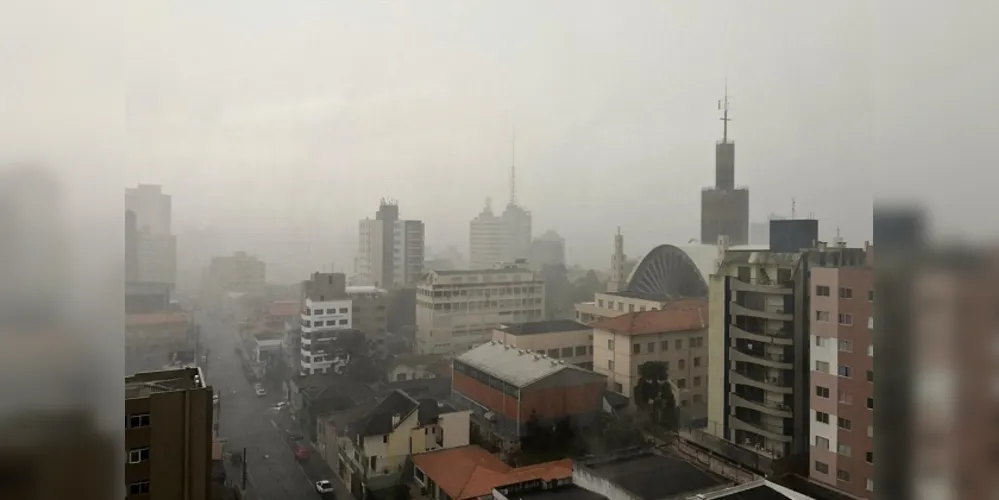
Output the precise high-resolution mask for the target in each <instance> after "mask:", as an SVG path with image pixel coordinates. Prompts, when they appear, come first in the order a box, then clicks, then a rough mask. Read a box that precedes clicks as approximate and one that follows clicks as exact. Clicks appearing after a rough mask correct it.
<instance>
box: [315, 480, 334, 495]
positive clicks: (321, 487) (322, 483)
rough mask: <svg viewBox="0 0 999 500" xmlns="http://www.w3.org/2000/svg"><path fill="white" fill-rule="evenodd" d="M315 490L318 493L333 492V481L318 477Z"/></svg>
mask: <svg viewBox="0 0 999 500" xmlns="http://www.w3.org/2000/svg"><path fill="white" fill-rule="evenodd" d="M316 491H317V492H319V494H320V495H324V494H327V493H333V483H331V482H330V480H329V479H320V480H319V481H316Z"/></svg>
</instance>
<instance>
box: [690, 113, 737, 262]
mask: <svg viewBox="0 0 999 500" xmlns="http://www.w3.org/2000/svg"><path fill="white" fill-rule="evenodd" d="M718 107H719V108H721V109H723V112H724V114H723V115H722V123H724V132H723V134H722V140H721V141H718V143H716V144H715V185H714V186H713V187H709V188H704V189H702V190H701V243H703V244H705V245H717V244H718V238H719V237H720V236H726V237H728V242H729V244H731V245H745V244H747V243H749V189H748V188H736V187H735V143H734V142H732V141H730V140H729V139H728V122H729V117H728V95H727V94H726V96H725V100H724V101H719V103H718Z"/></svg>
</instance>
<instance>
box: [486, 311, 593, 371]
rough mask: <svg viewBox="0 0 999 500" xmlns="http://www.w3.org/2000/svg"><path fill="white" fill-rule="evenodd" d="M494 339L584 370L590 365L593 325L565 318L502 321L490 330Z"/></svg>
mask: <svg viewBox="0 0 999 500" xmlns="http://www.w3.org/2000/svg"><path fill="white" fill-rule="evenodd" d="M492 339H493V340H494V341H497V342H502V343H503V344H505V345H508V346H511V347H515V348H517V349H527V350H529V351H534V352H539V353H544V354H545V355H546V356H548V357H549V358H551V359H557V360H560V361H564V362H566V363H569V364H573V365H576V366H578V367H580V368H585V369H587V370H592V369H593V329H592V328H590V327H589V326H586V325H583V324H581V323H577V322H575V321H572V320H568V319H558V320H548V321H530V322H527V323H513V324H504V325H500V326H498V327H496V329H494V330H493V338H492Z"/></svg>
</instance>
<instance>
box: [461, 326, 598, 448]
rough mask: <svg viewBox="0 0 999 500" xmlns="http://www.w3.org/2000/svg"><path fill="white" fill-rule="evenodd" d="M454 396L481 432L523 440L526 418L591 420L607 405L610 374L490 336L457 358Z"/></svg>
mask: <svg viewBox="0 0 999 500" xmlns="http://www.w3.org/2000/svg"><path fill="white" fill-rule="evenodd" d="M452 368H453V370H454V373H453V375H452V391H453V392H452V401H453V402H454V404H455V407H456V408H459V409H468V410H472V423H473V424H474V425H475V426H476V427H477V428H478V429H479V431H480V433H481V435H483V436H486V437H487V439H491V440H494V441H496V442H499V443H507V444H509V443H515V442H519V439H520V437H522V436H524V434H525V433H526V432H527V429H528V427H527V425H526V424H527V422H528V421H530V420H536V421H537V422H539V423H540V424H541V425H545V424H546V423H547V424H551V423H555V422H558V421H559V420H562V419H570V420H573V421H574V423H580V424H586V423H588V422H589V421H590V420H591V419H592V418H593V417H595V416H596V415H597V414H598V413H600V412H601V411H602V402H603V392H604V390H605V387H606V384H607V381H606V377H605V376H603V375H600V374H597V373H594V372H592V371H589V370H584V369H582V368H579V367H577V366H574V365H572V364H568V363H565V362H564V361H560V360H557V359H551V358H549V357H547V356H546V355H544V354H541V353H535V352H531V351H528V350H526V349H517V348H515V347H512V346H509V345H506V344H503V343H500V342H487V343H485V344H483V345H480V346H478V347H476V348H474V349H472V350H471V351H468V352H466V353H464V354H462V355H461V356H458V357H457V358H455V359H454V361H453V362H452Z"/></svg>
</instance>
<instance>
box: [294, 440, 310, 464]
mask: <svg viewBox="0 0 999 500" xmlns="http://www.w3.org/2000/svg"><path fill="white" fill-rule="evenodd" d="M308 459H309V447H308V446H305V445H304V444H299V445H298V446H296V447H295V460H300V461H305V460H308Z"/></svg>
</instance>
